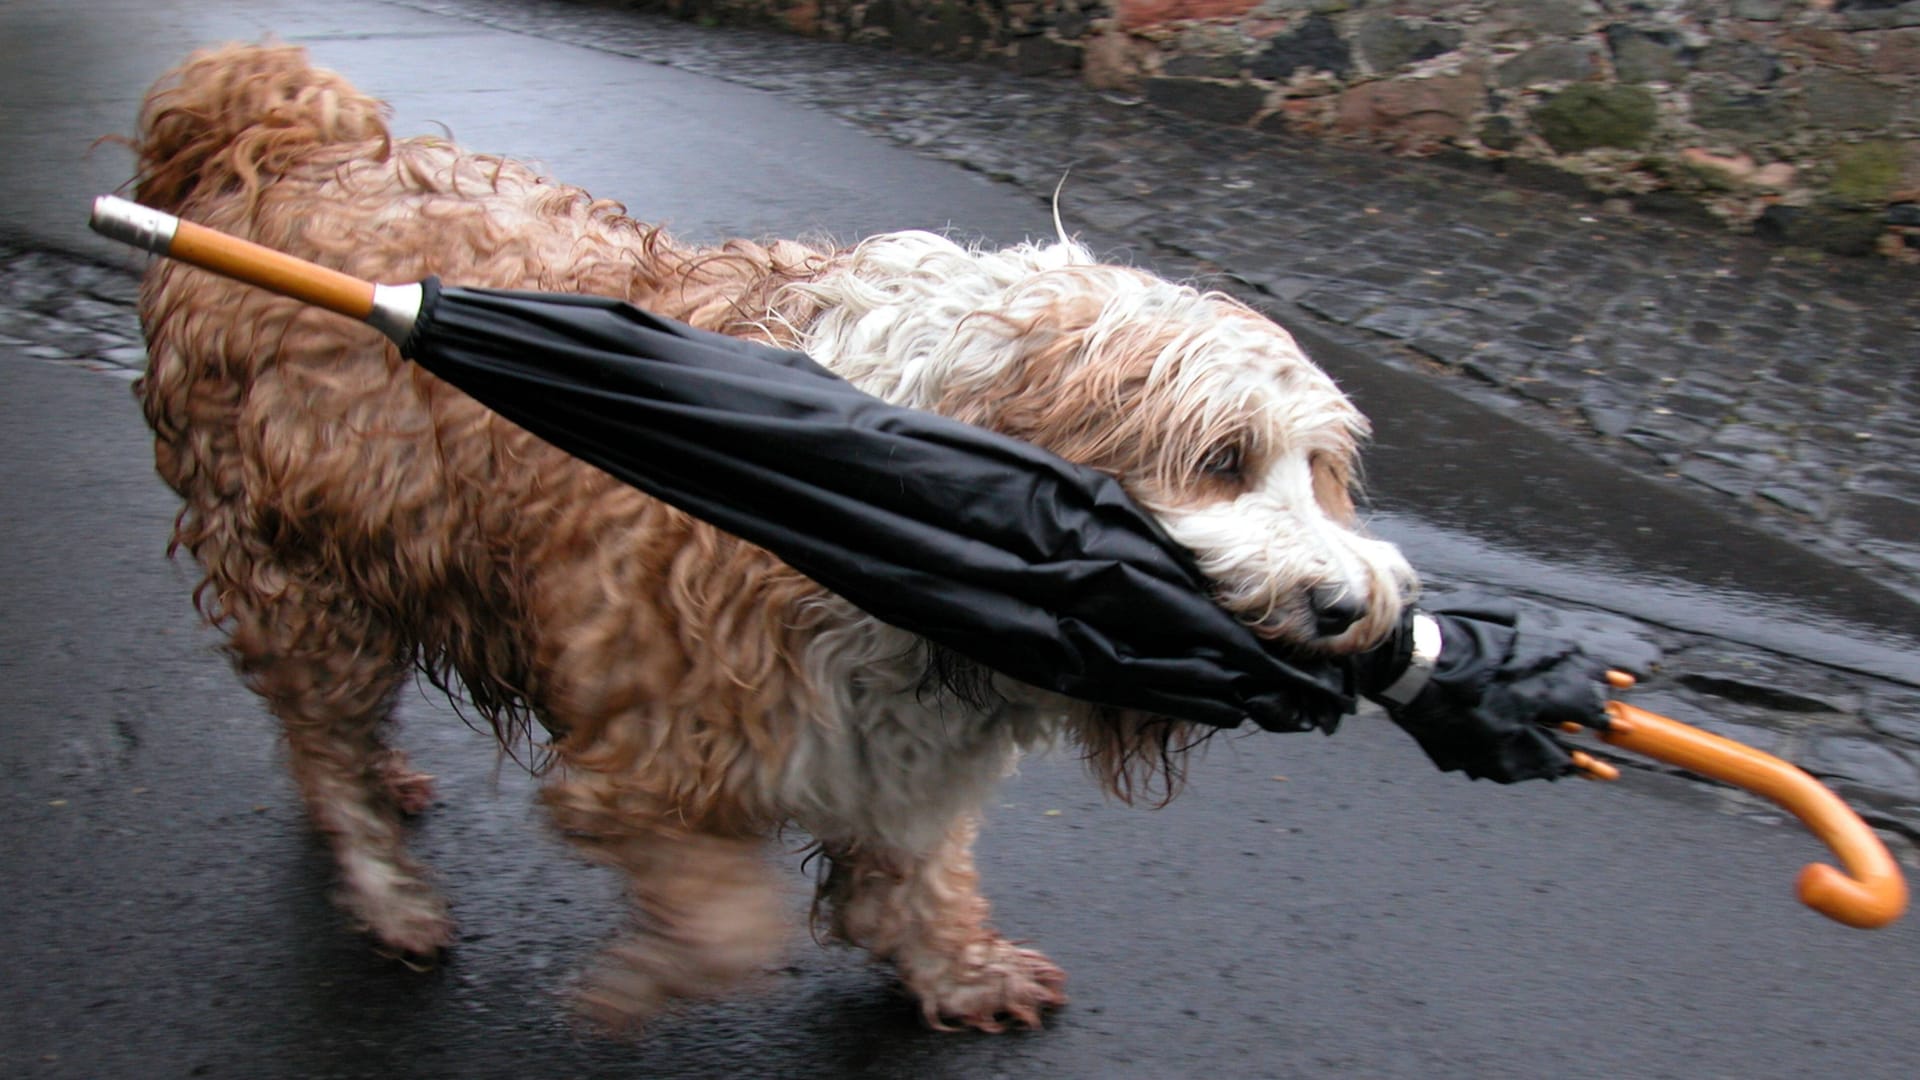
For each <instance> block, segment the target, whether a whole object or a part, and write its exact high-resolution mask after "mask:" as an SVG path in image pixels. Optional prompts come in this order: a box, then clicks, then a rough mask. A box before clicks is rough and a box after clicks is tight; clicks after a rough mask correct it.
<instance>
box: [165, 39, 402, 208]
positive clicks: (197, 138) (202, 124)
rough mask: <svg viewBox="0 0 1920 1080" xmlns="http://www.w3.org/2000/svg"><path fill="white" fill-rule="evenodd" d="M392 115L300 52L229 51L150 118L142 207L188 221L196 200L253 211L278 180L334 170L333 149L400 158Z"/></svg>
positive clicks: (213, 56)
mask: <svg viewBox="0 0 1920 1080" xmlns="http://www.w3.org/2000/svg"><path fill="white" fill-rule="evenodd" d="M386 113H387V108H386V106H385V105H384V104H382V103H381V102H380V101H379V100H377V99H375V98H372V97H369V96H367V95H366V94H363V93H361V92H360V91H358V90H356V89H354V87H353V85H352V84H351V83H349V82H347V80H346V79H344V78H342V77H341V76H339V75H337V74H335V73H333V72H331V71H328V70H326V69H324V68H317V67H314V66H313V65H312V64H311V63H310V62H309V61H308V60H307V52H306V50H305V49H302V48H299V47H297V46H292V45H226V46H221V47H219V48H215V49H208V50H204V51H202V52H198V53H195V54H194V55H193V56H191V57H189V58H188V59H187V61H186V63H184V64H182V65H181V66H180V67H178V68H176V69H175V70H173V71H172V72H169V73H168V74H167V75H165V76H163V77H162V78H161V79H160V81H159V82H158V83H156V84H155V85H154V88H153V89H152V90H151V91H150V92H149V93H148V94H147V99H146V102H145V104H143V105H142V106H141V109H140V130H139V134H138V136H136V137H135V140H134V145H133V149H134V153H135V154H136V155H137V156H138V161H139V173H138V174H137V176H136V177H135V179H134V197H135V198H136V199H138V200H139V201H140V202H142V203H145V204H146V205H148V206H152V207H155V208H158V209H161V210H167V211H170V212H178V211H179V210H180V209H181V208H182V207H183V206H185V205H186V203H187V202H188V201H189V200H191V199H192V198H193V197H194V196H195V194H196V193H200V192H207V193H212V192H219V193H221V194H222V195H240V196H241V197H243V198H244V199H245V200H246V201H247V202H248V203H249V204H251V203H252V202H253V200H254V198H255V197H256V196H257V195H258V194H259V191H260V189H261V188H262V187H263V186H265V185H266V184H267V183H268V182H270V181H271V180H272V179H273V178H274V177H275V176H278V175H281V174H284V173H286V172H288V171H289V170H291V169H293V168H295V167H298V166H300V165H303V164H315V163H323V162H328V161H330V159H331V158H332V155H327V154H325V153H324V151H325V150H326V149H327V148H330V147H342V146H354V147H363V146H364V144H366V143H367V142H370V141H372V142H377V143H378V144H379V148H378V150H377V151H375V152H374V153H373V154H371V155H369V154H368V153H367V152H366V151H365V150H364V149H362V150H359V151H358V154H357V155H356V156H372V157H377V158H384V157H385V155H386V153H387V152H388V151H389V150H390V149H391V145H392V144H391V136H390V135H389V134H388V132H387V123H386Z"/></svg>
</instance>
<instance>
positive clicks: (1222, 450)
mask: <svg viewBox="0 0 1920 1080" xmlns="http://www.w3.org/2000/svg"><path fill="white" fill-rule="evenodd" d="M1243 462H1244V455H1243V454H1242V453H1241V450H1240V444H1239V443H1225V444H1222V445H1220V446H1216V447H1214V448H1213V452H1212V453H1209V454H1208V455H1207V457H1206V460H1204V461H1202V462H1201V463H1200V471H1201V472H1204V473H1206V474H1207V475H1209V476H1222V477H1227V478H1229V479H1236V478H1238V477H1239V476H1240V472H1241V467H1242V465H1243Z"/></svg>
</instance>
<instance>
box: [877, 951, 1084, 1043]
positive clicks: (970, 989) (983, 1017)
mask: <svg viewBox="0 0 1920 1080" xmlns="http://www.w3.org/2000/svg"><path fill="white" fill-rule="evenodd" d="M1066 986H1067V973H1066V972H1064V971H1062V970H1060V968H1059V966H1058V965H1056V964H1054V962H1053V961H1051V960H1049V959H1047V958H1046V956H1044V955H1043V954H1041V953H1039V952H1037V951H1035V950H1033V949H1025V948H1021V947H1020V946H1018V945H1015V944H1013V943H1012V942H1010V941H1007V940H1005V939H1002V938H993V939H991V940H989V941H985V942H982V943H980V944H978V945H976V946H974V947H973V948H971V949H969V950H967V952H966V954H964V955H963V956H961V957H959V958H956V959H955V960H954V961H952V962H951V963H949V964H947V965H945V967H944V970H942V971H940V972H939V973H938V974H935V975H933V976H932V977H931V978H929V979H925V980H919V981H918V985H916V984H915V983H913V982H910V983H909V989H911V990H913V991H914V993H915V994H916V995H917V996H918V997H919V998H920V1008H921V1012H922V1014H923V1015H924V1016H925V1017H926V1020H927V1024H928V1025H929V1026H931V1027H933V1028H934V1029H936V1030H939V1031H958V1030H961V1029H964V1028H972V1029H974V1030H976V1031H986V1032H992V1033H995V1034H998V1033H1000V1032H1003V1031H1006V1030H1007V1029H1008V1028H1009V1027H1017V1028H1028V1029H1033V1028H1038V1027H1040V1026H1041V1017H1042V1015H1043V1014H1044V1013H1045V1012H1046V1011H1047V1010H1048V1009H1057V1008H1059V1007H1060V1006H1062V1005H1065V1004H1066V1003H1067V993H1066Z"/></svg>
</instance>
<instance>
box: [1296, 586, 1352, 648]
mask: <svg viewBox="0 0 1920 1080" xmlns="http://www.w3.org/2000/svg"><path fill="white" fill-rule="evenodd" d="M1307 603H1308V605H1309V606H1310V607H1311V608H1312V609H1313V632H1314V633H1316V634H1318V635H1319V636H1321V637H1323V638H1330V637H1339V636H1340V635H1341V634H1343V633H1345V632H1346V630H1347V628H1348V627H1350V626H1352V625H1353V624H1354V623H1357V622H1359V621H1360V620H1361V619H1362V618H1364V617H1366V614H1367V608H1366V605H1364V604H1362V603H1360V602H1359V601H1358V600H1355V599H1353V598H1352V597H1351V596H1349V595H1348V594H1347V591H1346V590H1345V589H1315V590H1313V592H1311V593H1309V594H1308V596H1307Z"/></svg>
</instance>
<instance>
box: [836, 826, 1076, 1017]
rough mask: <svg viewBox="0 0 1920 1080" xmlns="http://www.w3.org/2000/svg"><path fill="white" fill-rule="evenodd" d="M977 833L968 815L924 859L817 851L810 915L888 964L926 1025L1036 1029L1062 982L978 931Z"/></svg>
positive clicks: (1030, 955)
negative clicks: (823, 859)
mask: <svg viewBox="0 0 1920 1080" xmlns="http://www.w3.org/2000/svg"><path fill="white" fill-rule="evenodd" d="M977 831H978V825H977V822H976V820H975V819H974V818H971V817H969V818H967V819H966V820H963V821H962V822H960V823H959V824H957V825H955V826H954V827H953V829H951V830H950V831H949V832H948V833H947V835H946V837H945V839H944V840H943V841H942V842H941V843H940V844H939V845H938V846H937V847H936V848H935V849H934V850H933V851H931V852H928V853H926V854H924V855H914V854H907V853H901V852H887V851H875V850H870V849H865V848H861V847H857V846H853V845H834V844H829V845H827V848H826V853H827V857H828V859H829V860H830V863H829V866H828V867H827V870H826V874H825V876H824V877H823V878H822V879H821V882H820V894H819V898H818V901H817V904H818V910H817V915H818V917H820V918H821V919H823V920H824V925H825V929H826V931H827V932H828V933H830V934H831V935H832V936H833V937H835V938H838V939H840V940H842V941H845V942H848V943H849V944H853V945H858V946H860V947H861V948H864V949H866V950H868V951H869V952H871V953H873V955H874V956H875V957H877V958H879V959H882V960H891V961H893V963H894V965H895V966H896V967H897V968H898V969H899V971H900V977H901V980H902V981H903V982H905V983H906V987H907V989H908V991H910V992H911V993H912V994H913V995H914V997H916V998H918V999H919V1001H920V1008H921V1011H922V1012H923V1014H924V1015H925V1016H926V1019H927V1023H929V1024H930V1025H932V1026H933V1027H936V1028H939V1029H941V1030H943V1031H945V1030H952V1027H951V1025H950V1024H949V1023H948V1021H956V1022H958V1023H959V1024H961V1025H963V1026H966V1027H971V1028H977V1029H979V1030H981V1031H993V1032H998V1031H1004V1030H1006V1028H1007V1026H1008V1025H1009V1023H1011V1024H1013V1025H1017V1026H1021V1027H1028V1028H1037V1027H1039V1026H1040V1020H1041V1014H1042V1012H1043V1011H1044V1010H1047V1009H1051V1008H1057V1007H1058V1006H1061V1005H1064V1004H1066V1000H1067V995H1066V992H1065V987H1066V982H1067V976H1066V973H1065V972H1063V971H1061V970H1060V969H1059V967H1057V966H1055V965H1054V963H1053V961H1051V960H1049V959H1047V958H1046V957H1045V956H1044V955H1042V954H1040V953H1039V952H1036V951H1035V950H1033V949H1025V948H1021V947H1020V946H1018V945H1015V944H1013V943H1012V942H1010V941H1008V940H1007V939H1006V938H1004V937H1001V936H1000V934H999V933H998V932H997V931H995V930H994V929H993V927H991V926H989V925H988V924H987V901H986V898H985V897H982V896H981V895H980V893H979V890H978V878H979V875H978V874H977V873H976V872H975V870H974V868H973V840H974V835H975V833H976V832H977Z"/></svg>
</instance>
